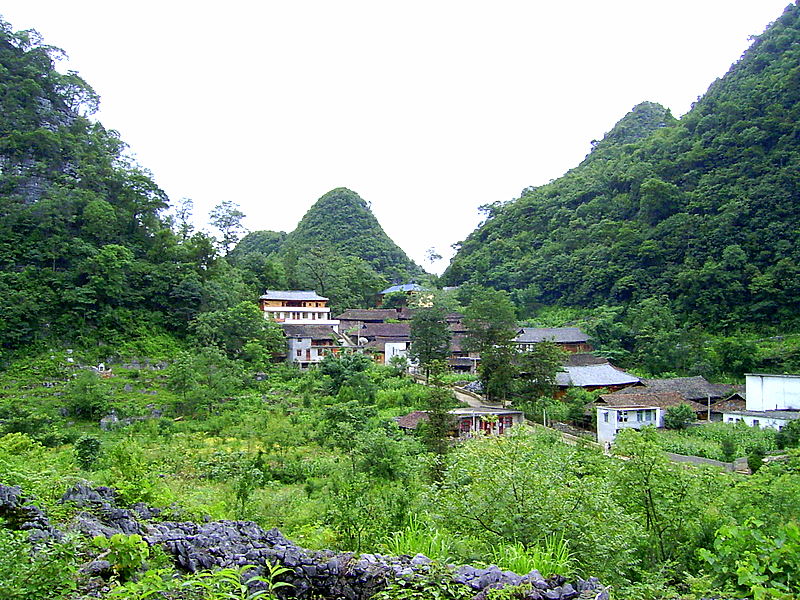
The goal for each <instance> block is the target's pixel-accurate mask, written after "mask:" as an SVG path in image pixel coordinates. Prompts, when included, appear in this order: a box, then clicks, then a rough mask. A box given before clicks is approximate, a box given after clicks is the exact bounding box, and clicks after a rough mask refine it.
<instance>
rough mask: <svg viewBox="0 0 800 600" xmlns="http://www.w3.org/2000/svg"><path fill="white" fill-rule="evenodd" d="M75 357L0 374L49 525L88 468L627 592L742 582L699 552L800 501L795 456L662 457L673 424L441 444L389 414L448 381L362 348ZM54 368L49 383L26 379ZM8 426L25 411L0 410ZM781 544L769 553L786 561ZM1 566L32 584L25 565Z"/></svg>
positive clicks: (298, 536)
mask: <svg viewBox="0 0 800 600" xmlns="http://www.w3.org/2000/svg"><path fill="white" fill-rule="evenodd" d="M51 356H52V358H51ZM84 356H85V355H84V354H83V353H81V352H74V353H73V354H71V355H68V354H66V353H65V352H56V353H48V354H45V355H43V356H41V357H39V358H37V359H36V360H31V359H24V360H18V361H15V362H14V363H12V364H11V365H10V368H9V369H8V370H7V371H6V372H5V373H1V374H0V386H2V389H3V392H4V398H3V404H4V405H5V404H11V403H14V402H16V401H17V399H18V398H20V397H21V396H23V395H24V396H26V402H27V404H28V405H29V406H31V407H35V409H36V411H37V413H39V414H41V418H39V419H37V420H35V421H32V422H31V423H29V426H28V431H27V432H26V433H18V432H17V433H6V434H5V435H0V483H5V484H16V485H20V486H21V487H22V489H23V490H24V491H25V493H26V494H27V495H29V496H31V497H32V498H33V499H34V500H35V501H36V503H37V504H39V505H41V506H43V507H45V508H46V509H48V511H49V514H50V517H51V519H54V520H55V521H56V522H63V521H68V520H69V519H70V518H71V516H72V512H71V511H70V509H68V508H67V507H64V506H61V505H59V504H58V502H57V500H58V498H59V497H60V495H61V493H63V491H64V489H65V487H67V486H69V485H71V484H72V483H74V482H75V481H77V480H79V479H88V480H90V481H92V482H93V483H95V484H105V485H111V486H113V487H114V488H116V489H117V491H118V493H119V495H120V498H121V499H122V501H123V502H124V503H134V502H139V501H144V502H148V503H151V504H155V505H159V506H164V507H168V512H167V516H168V518H176V519H202V518H203V517H204V515H208V516H210V517H211V518H237V519H242V518H244V519H252V520H255V521H256V522H257V523H259V524H260V525H261V526H263V527H273V526H274V527H280V528H281V529H282V531H284V533H285V534H286V535H288V536H289V537H290V538H293V539H295V540H296V541H298V542H299V543H302V544H304V545H307V546H310V547H332V548H338V549H342V550H356V551H371V552H375V551H378V552H387V551H409V552H411V551H412V550H413V551H414V553H416V552H417V551H420V550H421V551H424V552H426V553H429V554H431V555H433V556H434V557H435V558H438V559H440V560H442V561H446V562H473V563H475V562H487V563H488V562H497V563H499V564H501V565H502V566H503V567H505V568H519V569H522V568H524V566H525V565H539V566H541V568H543V569H550V568H552V569H557V570H559V571H561V572H567V571H570V572H572V573H574V574H577V575H581V576H588V575H595V576H599V577H601V578H602V579H603V581H604V582H607V583H610V584H612V585H613V586H614V588H615V589H616V590H617V594H618V597H622V598H636V597H657V596H656V595H653V594H663V593H667V592H668V590H669V589H673V590H677V591H679V592H685V591H687V590H688V589H689V587H690V586H694V587H693V589H694V588H697V589H701V588H702V589H708V590H717V591H720V590H725V589H738V588H737V587H736V586H737V585H739V584H737V583H736V580H735V577H734V576H732V575H731V574H730V569H729V567H727V566H725V565H724V564H722V563H720V565H714V566H713V568H712V565H711V564H710V563H709V562H708V561H707V560H705V558H704V557H701V555H699V554H698V553H697V551H698V550H701V549H705V550H709V551H710V552H711V553H712V555H714V556H716V555H717V554H718V553H719V556H720V560H721V561H723V562H724V561H725V560H728V559H727V558H724V557H725V556H730V553H729V552H728V551H727V550H725V548H726V547H724V546H719V545H720V544H722V543H723V542H720V541H719V536H717V535H716V532H717V531H718V530H720V528H721V527H723V526H735V525H737V524H739V523H741V522H743V520H744V519H745V518H747V517H753V518H756V519H759V520H760V521H762V522H763V523H764V524H765V525H764V528H765V531H770V532H772V531H776V530H773V529H770V528H772V527H775V526H777V525H780V524H782V523H784V522H788V520H790V519H791V518H795V519H796V518H798V517H800V504H798V501H799V500H798V499H800V475H799V473H800V470H798V469H799V468H798V463H797V460H798V458H797V456H796V455H795V454H792V455H791V457H790V459H789V460H787V461H782V462H781V461H778V462H770V463H765V464H764V466H762V467H761V468H760V469H759V471H758V473H757V474H756V475H753V476H751V477H749V478H747V477H745V476H741V475H738V474H733V473H726V472H721V471H715V470H707V469H704V468H696V467H691V466H690V467H687V466H684V465H678V464H672V463H669V462H668V461H667V460H666V459H665V457H664V455H663V453H662V447H663V445H664V443H663V441H662V437H663V436H664V435H665V434H664V433H663V432H658V433H657V432H655V431H652V432H648V431H645V432H642V433H636V432H634V431H630V432H629V431H626V432H623V433H621V434H620V438H619V439H620V441H619V444H618V447H619V451H620V452H621V453H623V454H624V455H625V456H626V457H627V458H628V459H627V460H618V459H617V458H615V457H609V456H603V455H602V454H601V453H599V451H598V450H596V449H591V448H588V447H586V448H584V447H581V446H568V445H565V444H563V443H562V442H561V441H560V440H559V438H558V437H557V435H555V434H553V432H551V431H544V430H541V429H536V430H530V429H528V428H524V427H520V428H515V429H512V431H511V432H510V433H509V434H508V435H506V436H502V437H495V438H483V437H482V436H478V438H476V439H474V440H472V441H467V442H462V443H459V444H455V445H452V444H446V446H447V451H446V452H443V451H442V448H439V447H438V446H437V443H430V442H431V441H436V440H432V438H428V437H427V434H426V432H425V428H421V430H420V431H419V432H418V434H417V435H408V434H403V433H401V432H400V431H399V430H398V428H397V426H396V425H395V424H394V422H393V419H392V418H393V417H395V416H399V415H402V414H406V413H407V412H409V411H411V410H421V409H428V410H430V409H432V408H436V407H437V406H438V405H439V404H440V403H441V402H443V401H444V394H442V392H446V391H447V390H446V389H444V388H439V389H432V388H429V387H426V386H423V385H420V384H417V383H414V382H413V381H412V380H411V378H409V377H407V376H402V375H398V372H397V371H396V370H395V369H392V368H390V367H382V366H378V365H375V364H373V363H372V362H371V361H370V360H368V359H366V358H365V357H364V356H361V355H355V354H354V355H343V356H340V357H331V358H329V359H326V361H325V362H324V363H323V365H322V366H321V367H320V368H318V369H316V370H313V371H309V372H306V373H301V372H298V371H296V370H293V369H289V368H283V367H280V368H274V369H272V370H271V371H270V372H269V373H268V375H267V378H266V379H265V380H264V381H256V380H255V379H254V378H253V377H252V376H250V374H251V373H252V371H251V370H249V369H248V368H247V367H246V362H245V361H244V360H242V359H237V360H232V359H230V358H228V357H227V356H226V355H225V353H224V352H222V351H221V350H218V349H214V348H210V349H202V348H194V349H192V350H191V351H189V352H185V353H183V354H180V355H179V356H178V357H177V358H176V360H174V361H173V363H172V365H171V366H170V367H169V368H167V369H153V368H146V367H123V366H121V365H113V371H112V372H113V376H112V377H110V378H103V379H100V378H98V376H97V375H94V374H92V373H90V372H88V371H86V370H85V369H83V368H81V366H80V365H81V364H82V363H84ZM68 358H72V359H73V362H69V361H68V360H67V359H68ZM187 366H188V368H186V367H187ZM76 372H85V373H86V375H84V376H83V377H82V378H80V379H86V378H88V377H95V381H96V382H97V384H98V386H99V387H100V388H101V389H102V393H103V398H104V399H105V401H106V402H107V403H108V408H109V409H113V410H114V411H115V412H116V413H117V414H118V415H119V416H120V418H124V417H130V418H131V419H130V420H129V421H125V420H123V421H120V422H119V423H117V424H116V425H112V427H111V428H110V429H108V430H102V429H100V428H99V427H98V424H97V420H96V417H89V415H88V414H87V413H81V414H79V415H74V416H73V415H68V416H62V413H61V410H60V409H61V408H62V407H63V406H65V405H66V403H67V402H72V400H70V399H69V397H67V396H66V395H65V394H64V393H63V392H64V390H65V389H66V388H67V387H70V386H72V385H73V384H72V383H66V382H65V380H66V379H72V380H77V379H76V378H71V377H69V374H70V373H76ZM59 374H60V375H59ZM43 377H47V378H48V379H49V380H55V381H57V384H56V385H55V387H41V386H37V385H33V384H35V383H36V382H38V381H41V380H42V378H43ZM81 386H82V387H81V388H80V389H86V390H87V392H86V393H87V394H88V395H89V396H92V395H93V394H95V393H96V391H95V390H94V388H93V387H92V386H87V385H86V383H85V382H84V383H82V384H81ZM450 401H451V400H447V402H448V403H449V402H450ZM585 402H586V398H583V397H581V398H579V399H578V402H577V404H578V405H580V406H583V404H585ZM154 405H155V406H157V407H158V410H159V412H153V406H154ZM443 407H445V408H446V405H443ZM0 426H2V427H3V428H4V431H8V429H7V428H8V427H16V424H15V423H13V422H11V421H6V420H4V419H3V420H0ZM700 431H702V432H706V433H705V434H704V435H706V436H707V439H708V440H712V439H724V438H725V437H726V436H730V435H733V434H735V433H738V434H741V435H737V436H736V439H737V440H739V439H741V441H742V444H741V449H737V451H736V454H737V455H742V453H743V452H749V451H750V450H751V449H752V448H753V447H756V446H763V448H764V449H765V450H771V449H773V448H774V437H775V436H774V433H773V435H772V438H773V441H772V443H771V444H770V443H768V441H767V437H766V435H767V433H768V432H761V431H759V430H754V429H749V428H745V427H744V426H743V425H738V426H731V425H726V424H717V425H714V426H709V427H707V428H705V427H704V428H699V427H693V428H689V429H688V430H684V431H681V432H669V435H672V436H679V435H680V436H688V435H690V434H692V435H696V436H699V435H701V434H700V433H695V432H700ZM54 434H55V435H54ZM748 436H750V437H748ZM756 436H760V437H756ZM439 439H441V438H439ZM36 440H40V441H36ZM437 479H438V480H439V483H435V481H436V480H437ZM600 516H602V517H600ZM12 526H13V524H12ZM2 531H3V529H2V527H0V533H1V532H2ZM790 534H791V531H789V530H787V533H786V535H790ZM775 539H776V538H775V537H774V536H773V535H772V534H770V535H768V536H767V535H765V536H764V537H763V551H764V552H765V553H773V554H774V552H775V551H774V548H775V547H776V542H775ZM7 543H8V544H10V543H11V542H7ZM82 544H83V546H81V550H80V551H79V552H78V553H77V554H76V553H75V552H74V551H71V550H69V547H64V548H63V549H62V548H60V547H59V548H54V550H53V551H54V552H59V553H60V554H58V556H59V557H61V558H59V560H60V561H62V562H61V563H59V564H60V565H61V567H59V568H63V569H66V571H64V572H75V570H76V569H77V568H78V566H79V565H80V564H81V563H82V562H85V561H87V560H90V559H91V557H92V556H93V555H96V554H97V553H98V552H99V551H100V550H99V549H98V548H96V547H94V546H90V545H87V542H86V541H84V542H82ZM109 544H111V545H113V547H114V548H115V550H114V552H115V553H116V554H114V557H115V558H114V564H118V565H119V573H120V577H123V578H124V577H128V575H129V574H131V573H132V572H133V571H132V570H134V571H135V570H136V569H137V565H139V564H140V563H141V565H142V567H141V568H148V567H152V568H163V567H164V565H163V564H160V563H158V564H156V563H157V562H158V560H161V559H159V558H158V557H155V558H154V557H153V556H152V555H147V556H146V555H145V552H144V551H143V548H142V546H141V544H139V543H138V541H137V540H136V539H135V538H134V539H128V538H125V539H122V538H120V539H119V540H118V541H117V542H114V541H113V540H112V541H110V542H109ZM717 546H719V549H718V548H717ZM110 547H111V546H109V548H110ZM20 551H21V550H19V549H17V550H14V552H17V553H19V552H20ZM726 553H727V554H726ZM704 556H705V555H704ZM754 556H755V555H754ZM154 560H156V563H154V562H153V561H154ZM771 560H772V559H771ZM790 560H794V559H793V558H792V557H791V556H789V557H784V556H779V555H777V554H775V556H774V561H775V564H790V563H786V561H790ZM781 561H783V562H781ZM162 562H163V561H162ZM15 564H16V563H15ZM725 564H727V563H725ZM759 565H761V563H759ZM759 565H754V566H753V567H752V568H753V569H757V568H761V567H760V566H759ZM17 568H19V569H22V566H21V565H20V566H19V567H14V569H17ZM20 572H21V571H20ZM15 573H16V571H15ZM123 573H125V575H124V576H123V575H122V574H123ZM159 573H160V572H157V571H150V572H149V573H148V575H146V576H145V577H143V578H141V579H138V575H137V576H136V577H133V580H132V581H131V582H130V583H129V584H127V583H126V584H125V586H124V589H120V592H119V594H120V597H123V598H124V597H130V598H135V597H137V596H135V595H133V594H134V590H135V589H140V587H143V586H145V583H144V582H147V583H146V585H149V586H152V587H158V586H162V587H160V588H159V589H162V591H164V590H174V589H177V588H176V587H175V586H176V581H175V580H173V579H171V578H170V577H168V576H165V575H164V574H159ZM684 573H689V574H690V577H689V578H687V576H686V575H685V574H684ZM137 579H138V581H137ZM8 581H12V582H17V584H15V585H21V583H22V579H21V578H16V574H15V575H13V576H11V577H10V579H8ZM753 581H755V580H753ZM790 583H791V582H790ZM77 584H78V585H79V586H80V585H82V583H81V580H80V579H79V580H78V581H77ZM437 585H438V584H437ZM442 585H444V584H442ZM754 585H755V584H754ZM759 585H762V586H764V585H765V584H763V582H762V583H759ZM787 585H788V584H787ZM703 586H706V587H705V588H703ZM22 589H25V588H22ZM148 589H149V588H148ZM181 589H184V588H181ZM776 589H777V588H776ZM165 593H167V594H169V593H172V592H165ZM123 594H129V595H128V596H125V595H123ZM21 597H24V596H21ZM166 597H171V596H169V595H167V596H166ZM175 597H180V596H175ZM199 597H203V596H199Z"/></svg>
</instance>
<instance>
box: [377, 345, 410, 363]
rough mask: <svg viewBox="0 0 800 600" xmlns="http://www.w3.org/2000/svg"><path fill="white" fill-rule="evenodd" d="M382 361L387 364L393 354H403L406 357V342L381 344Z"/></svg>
mask: <svg viewBox="0 0 800 600" xmlns="http://www.w3.org/2000/svg"><path fill="white" fill-rule="evenodd" d="M383 351H384V353H385V354H384V361H385V362H386V364H387V365H388V364H389V361H390V360H391V358H392V357H393V356H405V357H406V358H408V342H386V343H385V344H384V345H383Z"/></svg>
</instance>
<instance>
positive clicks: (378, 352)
mask: <svg viewBox="0 0 800 600" xmlns="http://www.w3.org/2000/svg"><path fill="white" fill-rule="evenodd" d="M352 336H353V337H354V338H357V339H358V345H359V346H363V347H364V348H366V349H367V350H369V351H371V353H372V354H373V355H374V357H375V361H376V362H378V363H380V364H387V363H388V362H389V361H390V360H391V359H392V357H394V356H403V357H407V356H408V350H409V348H410V347H411V324H410V323H408V322H405V323H366V324H365V325H364V327H362V328H361V329H359V330H358V331H356V332H354V333H353V334H352Z"/></svg>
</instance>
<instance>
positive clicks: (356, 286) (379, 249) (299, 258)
mask: <svg viewBox="0 0 800 600" xmlns="http://www.w3.org/2000/svg"><path fill="white" fill-rule="evenodd" d="M230 257H231V260H232V261H233V262H234V264H236V265H237V266H239V267H240V268H242V269H244V270H245V271H247V272H249V273H251V274H252V276H251V277H250V278H249V279H252V280H257V281H259V282H260V283H261V284H262V287H265V288H267V287H292V288H303V289H315V290H317V291H318V292H319V293H320V294H323V295H326V296H330V297H331V299H332V300H333V304H334V308H335V309H337V310H339V309H345V308H353V307H357V306H371V305H372V303H373V302H374V300H375V295H376V294H377V293H378V292H379V291H380V290H381V289H383V288H385V287H386V286H387V285H388V284H389V283H391V282H392V281H409V280H414V279H418V278H419V277H420V276H421V275H423V274H424V272H423V270H422V268H420V267H419V266H418V265H416V264H415V263H414V262H413V261H412V260H411V259H410V258H408V256H407V255H406V253H405V252H403V250H402V249H401V248H400V247H399V246H398V245H397V244H395V243H394V242H393V241H392V240H391V238H390V237H389V236H388V235H386V232H385V231H384V230H383V228H382V227H381V225H380V223H378V220H377V219H376V218H375V215H373V214H372V211H371V210H370V207H369V205H368V204H367V203H366V202H365V201H364V200H363V199H361V197H360V196H359V195H358V194H356V193H355V192H353V191H351V190H348V189H346V188H337V189H335V190H331V191H330V192H328V193H327V194H325V195H324V196H322V198H320V199H319V200H317V202H316V203H314V205H313V206H312V207H311V208H310V209H309V210H308V212H306V214H305V216H303V218H302V219H301V221H300V223H298V225H297V228H296V229H295V230H294V231H292V232H291V233H289V234H285V233H283V232H275V231H254V232H252V233H250V234H248V235H247V236H245V237H244V238H242V240H241V241H240V242H239V244H238V245H237V246H236V248H234V250H233V251H232V252H231V254H230Z"/></svg>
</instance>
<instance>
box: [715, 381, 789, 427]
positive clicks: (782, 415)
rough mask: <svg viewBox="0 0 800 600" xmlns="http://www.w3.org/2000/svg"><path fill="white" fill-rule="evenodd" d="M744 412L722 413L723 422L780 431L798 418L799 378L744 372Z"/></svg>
mask: <svg viewBox="0 0 800 600" xmlns="http://www.w3.org/2000/svg"><path fill="white" fill-rule="evenodd" d="M745 386H746V390H747V392H746V397H745V410H731V411H723V412H722V420H723V421H724V422H725V423H736V422H739V421H742V422H744V423H746V424H747V425H749V426H751V427H762V428H763V427H771V428H772V429H779V430H780V429H783V428H784V427H785V426H786V425H787V424H788V423H789V422H790V421H794V420H796V419H800V375H773V374H767V373H747V374H746V375H745Z"/></svg>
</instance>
